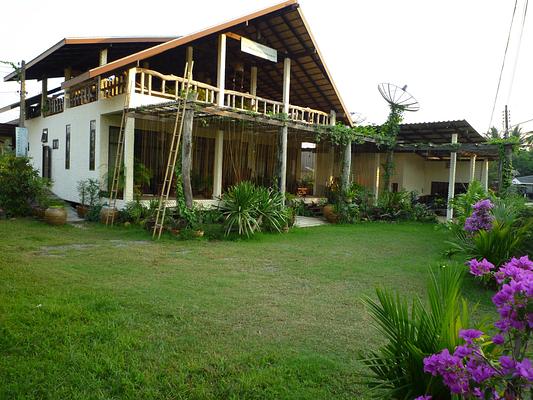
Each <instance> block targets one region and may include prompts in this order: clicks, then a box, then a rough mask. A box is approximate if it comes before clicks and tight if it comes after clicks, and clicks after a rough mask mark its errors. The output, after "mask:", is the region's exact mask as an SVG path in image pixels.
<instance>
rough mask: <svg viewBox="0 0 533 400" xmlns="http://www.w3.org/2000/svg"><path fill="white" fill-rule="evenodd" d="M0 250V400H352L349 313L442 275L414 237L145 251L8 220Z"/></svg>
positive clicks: (95, 233)
mask: <svg viewBox="0 0 533 400" xmlns="http://www.w3.org/2000/svg"><path fill="white" fill-rule="evenodd" d="M0 238H2V239H1V243H0V399H189V398H191V399H219V398H226V399H283V398H286V399H319V398H324V399H347V398H358V399H359V398H365V392H366V390H365V388H364V386H361V385H359V384H358V380H359V379H360V372H361V365H360V364H359V363H358V362H357V360H356V358H357V353H358V352H359V351H361V350H365V349H368V348H375V347H376V346H378V345H379V343H380V337H379V335H376V332H375V330H374V329H373V328H372V326H371V320H370V318H369V316H368V314H367V313H366V311H365V308H364V306H363V305H362V303H361V297H362V296H365V295H371V296H372V295H373V293H374V288H375V287H376V286H386V287H391V288H396V289H397V290H398V291H400V292H401V293H403V294H405V295H408V296H415V295H422V296H423V295H424V293H425V283H426V280H427V277H428V268H430V267H438V266H439V265H442V264H443V263H450V262H449V261H448V260H445V259H444V258H443V257H442V252H443V250H444V249H445V248H446V243H445V241H446V240H447V233H446V232H445V231H444V230H443V229H436V228H435V226H433V225H429V224H427V225H425V224H417V223H401V224H385V223H367V224H360V225H352V226H324V227H317V228H310V229H309V228H308V229H295V230H293V231H291V232H290V233H288V234H284V235H259V236H257V237H256V238H254V239H252V240H249V241H241V242H207V241H188V242H183V241H176V240H172V239H170V238H165V239H162V240H161V241H160V242H152V241H151V240H149V238H148V235H147V234H146V233H145V232H143V231H140V230H138V229H136V228H112V229H111V228H106V227H104V226H100V225H88V226H81V227H74V226H66V227H54V228H53V227H48V226H45V225H44V224H42V223H39V222H36V221H32V220H16V221H0ZM466 288H467V293H468V296H469V298H470V299H472V300H475V301H478V300H481V309H482V310H483V309H486V308H487V309H488V304H489V293H485V292H484V291H483V290H481V289H478V288H477V287H476V286H474V285H473V284H472V283H471V282H470V281H468V282H467V287H466Z"/></svg>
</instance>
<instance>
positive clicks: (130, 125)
mask: <svg viewBox="0 0 533 400" xmlns="http://www.w3.org/2000/svg"><path fill="white" fill-rule="evenodd" d="M134 141H135V118H132V117H127V118H126V124H125V126H124V201H125V202H128V201H132V200H133V168H134V167H133V164H134V148H135V146H134V145H135V143H134Z"/></svg>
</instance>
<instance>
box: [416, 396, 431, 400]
mask: <svg viewBox="0 0 533 400" xmlns="http://www.w3.org/2000/svg"><path fill="white" fill-rule="evenodd" d="M431 398H432V397H431V396H429V395H424V396H418V397H417V398H416V399H415V400H431Z"/></svg>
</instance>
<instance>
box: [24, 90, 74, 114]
mask: <svg viewBox="0 0 533 400" xmlns="http://www.w3.org/2000/svg"><path fill="white" fill-rule="evenodd" d="M64 96H65V93H64V92H63V91H61V92H59V93H57V91H56V93H55V94H54V95H53V96H52V97H48V98H47V99H46V103H45V104H44V106H43V104H42V97H41V95H39V96H34V97H32V98H31V99H28V100H27V101H26V114H25V117H26V119H32V118H37V117H40V116H41V115H42V116H43V117H48V116H50V115H54V114H59V113H62V112H63V110H64V107H65V97H64Z"/></svg>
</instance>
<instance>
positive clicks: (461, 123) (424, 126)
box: [398, 120, 487, 144]
mask: <svg viewBox="0 0 533 400" xmlns="http://www.w3.org/2000/svg"><path fill="white" fill-rule="evenodd" d="M453 133H457V136H458V138H457V141H458V142H459V143H484V142H486V141H487V139H486V138H484V137H483V136H481V135H480V134H479V133H478V132H477V131H476V130H475V129H474V127H473V126H472V125H470V123H469V122H468V121H466V120H454V121H436V122H415V123H410V124H401V125H400V132H399V134H398V142H402V143H433V144H449V143H450V142H451V139H452V134H453Z"/></svg>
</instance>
